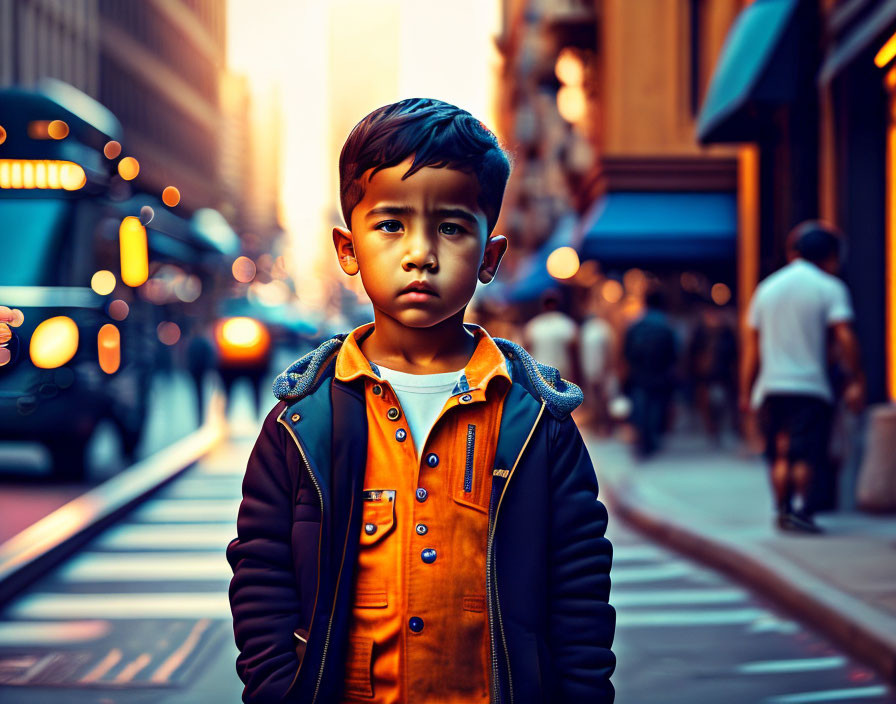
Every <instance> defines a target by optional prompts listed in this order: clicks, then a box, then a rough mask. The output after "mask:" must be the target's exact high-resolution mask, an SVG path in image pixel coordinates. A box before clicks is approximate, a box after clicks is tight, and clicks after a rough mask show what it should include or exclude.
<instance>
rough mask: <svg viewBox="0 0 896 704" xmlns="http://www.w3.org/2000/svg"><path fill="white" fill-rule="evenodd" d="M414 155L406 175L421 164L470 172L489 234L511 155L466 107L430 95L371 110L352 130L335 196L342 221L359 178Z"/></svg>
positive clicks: (358, 194) (357, 197)
mask: <svg viewBox="0 0 896 704" xmlns="http://www.w3.org/2000/svg"><path fill="white" fill-rule="evenodd" d="M412 154H413V155H414V161H413V163H412V164H411V168H410V169H408V171H407V172H406V173H405V174H404V175H403V176H402V179H405V178H407V177H409V176H411V175H413V174H414V173H416V172H417V171H419V170H420V169H422V168H423V167H425V166H432V167H434V168H441V167H446V168H449V169H457V170H459V171H468V172H472V173H473V174H475V176H476V178H477V179H478V180H479V198H478V202H479V205H480V207H481V208H482V211H483V212H484V213H485V214H486V218H487V220H488V233H489V234H490V233H491V231H492V229H493V228H494V226H495V223H496V222H497V220H498V213H499V212H500V210H501V201H502V199H503V198H504V187H505V186H506V185H507V179H508V177H509V176H510V159H509V157H508V155H507V153H506V152H505V151H504V149H503V148H502V147H501V145H500V144H499V143H498V138H497V137H495V135H494V134H492V132H491V131H490V130H489V129H488V128H487V127H486V126H485V125H483V124H482V123H481V122H480V121H479V120H477V119H476V118H475V117H473V116H472V115H471V114H470V113H469V112H467V111H466V110H462V109H461V108H459V107H456V106H454V105H451V104H450V103H445V102H443V101H441V100H435V99H433V98H407V99H405V100H400V101H398V102H397V103H391V104H389V105H384V106H383V107H381V108H377V109H376V110H374V111H373V112H371V113H370V114H369V115H367V117H365V118H364V119H363V120H361V121H360V122H359V123H358V124H357V125H355V127H354V128H353V129H352V131H351V133H350V134H349V136H348V139H347V140H346V141H345V144H344V145H343V147H342V153H341V154H340V155H339V199H340V203H341V205H342V217H343V218H345V226H346V227H348V228H351V215H352V210H354V208H355V206H356V205H358V203H359V202H360V201H361V199H362V198H363V197H364V186H363V185H362V183H361V181H360V179H361V176H362V175H363V174H364V172H365V171H367V169H370V168H373V172H372V173H371V176H372V175H373V174H375V173H376V172H377V171H380V170H381V169H387V168H389V167H391V166H395V165H396V164H400V163H401V162H402V161H404V160H405V159H407V158H408V157H409V156H411V155H412Z"/></svg>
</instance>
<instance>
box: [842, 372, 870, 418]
mask: <svg viewBox="0 0 896 704" xmlns="http://www.w3.org/2000/svg"><path fill="white" fill-rule="evenodd" d="M843 402H844V403H845V404H846V407H847V408H848V409H849V410H850V411H852V412H853V413H861V411H862V409H863V408H865V383H864V382H863V381H861V380H860V379H854V380H853V381H851V382H849V383H848V384H847V385H846V388H845V389H843Z"/></svg>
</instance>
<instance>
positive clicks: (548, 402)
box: [273, 332, 584, 418]
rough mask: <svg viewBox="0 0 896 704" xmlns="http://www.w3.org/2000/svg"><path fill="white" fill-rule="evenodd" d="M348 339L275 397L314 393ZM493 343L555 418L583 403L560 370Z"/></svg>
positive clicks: (316, 358)
mask: <svg viewBox="0 0 896 704" xmlns="http://www.w3.org/2000/svg"><path fill="white" fill-rule="evenodd" d="M348 335H349V333H347V332H346V333H339V334H337V335H334V336H333V337H331V338H330V339H328V340H325V341H324V342H322V343H321V344H320V345H319V346H318V347H317V348H315V349H313V350H311V351H310V352H308V354H306V355H304V356H303V357H300V358H299V359H297V360H296V361H295V362H293V363H292V364H290V365H289V367H287V368H286V369H285V370H284V371H283V372H281V373H280V374H278V375H277V378H276V379H274V385H273V392H274V396H276V397H277V398H278V399H280V400H281V401H286V402H287V403H290V402H292V401H297V400H298V399H300V398H302V397H303V396H306V395H307V394H309V393H311V392H312V391H314V389H316V388H317V386H318V385H319V384H320V381H321V379H323V378H324V377H325V376H326V375H327V374H329V373H331V372H332V370H333V368H334V367H335V366H336V355H337V353H338V352H339V348H340V347H341V346H342V342H343V340H345V338H346V337H348ZM492 339H493V340H494V341H495V344H497V345H498V349H500V350H501V352H502V353H503V355H504V357H505V358H506V359H507V360H508V364H507V368H508V371H509V372H510V376H511V379H513V380H514V381H515V382H517V383H520V384H522V385H523V386H524V387H525V388H526V390H527V391H529V393H531V394H532V395H533V396H535V397H536V398H538V399H542V400H544V402H545V406H546V407H547V409H548V410H549V411H550V412H551V415H553V416H554V417H556V418H565V417H566V416H568V415H569V414H570V413H571V412H572V411H573V410H574V409H575V408H577V407H578V406H579V405H580V404H581V403H582V401H583V399H584V396H583V394H582V390H581V389H580V388H579V387H578V386H576V385H575V384H573V383H572V382H571V381H567V380H566V379H563V378H561V376H560V372H559V371H558V370H557V369H555V368H554V367H551V366H548V365H547V364H542V363H541V362H538V361H536V360H535V358H533V357H532V355H530V354H529V353H528V352H527V351H526V350H525V349H523V348H522V347H521V346H520V345H518V344H516V343H515V342H511V341H510V340H505V339H504V338H502V337H493V338H492ZM374 371H376V370H375V369H374Z"/></svg>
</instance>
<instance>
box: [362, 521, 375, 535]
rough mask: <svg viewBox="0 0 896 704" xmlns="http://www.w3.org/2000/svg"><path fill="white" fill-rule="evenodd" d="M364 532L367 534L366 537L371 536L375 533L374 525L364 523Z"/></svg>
mask: <svg viewBox="0 0 896 704" xmlns="http://www.w3.org/2000/svg"><path fill="white" fill-rule="evenodd" d="M364 532H365V533H367V535H373V534H374V533H376V523H365V524H364Z"/></svg>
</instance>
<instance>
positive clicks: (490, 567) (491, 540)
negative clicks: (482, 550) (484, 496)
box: [485, 401, 545, 704]
mask: <svg viewBox="0 0 896 704" xmlns="http://www.w3.org/2000/svg"><path fill="white" fill-rule="evenodd" d="M544 408H545V402H544V401H542V402H541V408H540V409H539V411H538V415H537V416H536V417H535V422H534V423H533V424H532V427H531V428H530V429H529V434H528V435H527V436H526V441H525V442H524V443H523V446H522V447H521V448H520V451H519V454H518V455H517V456H516V460H515V461H514V463H513V467H511V468H510V472H509V473H508V475H507V481H505V482H504V488H503V489H502V490H501V496H500V497H499V499H498V505H497V507H496V508H495V515H494V518H492V521H491V527H490V529H489V534H488V544H487V546H486V555H485V557H486V560H485V572H486V576H485V578H486V589H487V591H488V592H489V593H491V592H492V591H494V593H495V606H496V607H497V613H498V628H499V630H500V631H501V644H502V646H503V648H504V658H505V660H506V661H507V683H508V685H509V688H510V704H513V675H512V673H511V672H510V652H509V651H508V650H507V636H506V635H505V633H504V621H503V619H502V618H501V599H500V597H499V595H498V575H497V568H496V567H495V566H494V556H493V554H492V552H493V546H494V544H495V526H496V525H497V522H498V512H499V511H500V510H501V502H502V501H503V500H504V492H506V491H507V485H508V484H510V479H511V478H512V477H513V472H514V470H516V466H517V465H518V464H519V462H520V458H521V457H522V456H523V452H525V450H526V447H527V446H528V444H529V440H531V439H532V434H533V433H534V432H535V428H536V426H538V421H539V420H540V419H541V416H542V414H543V413H544ZM492 580H494V586H492ZM487 601H488V609H489V623H491V624H494V620H493V619H494V617H493V616H492V600H491V598H488V600H487ZM489 630H490V632H491V641H492V672H493V674H492V684H493V686H492V695H493V697H494V704H499V696H500V693H499V691H498V685H499V681H498V655H497V653H496V652H495V632H494V628H490V629H489Z"/></svg>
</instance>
